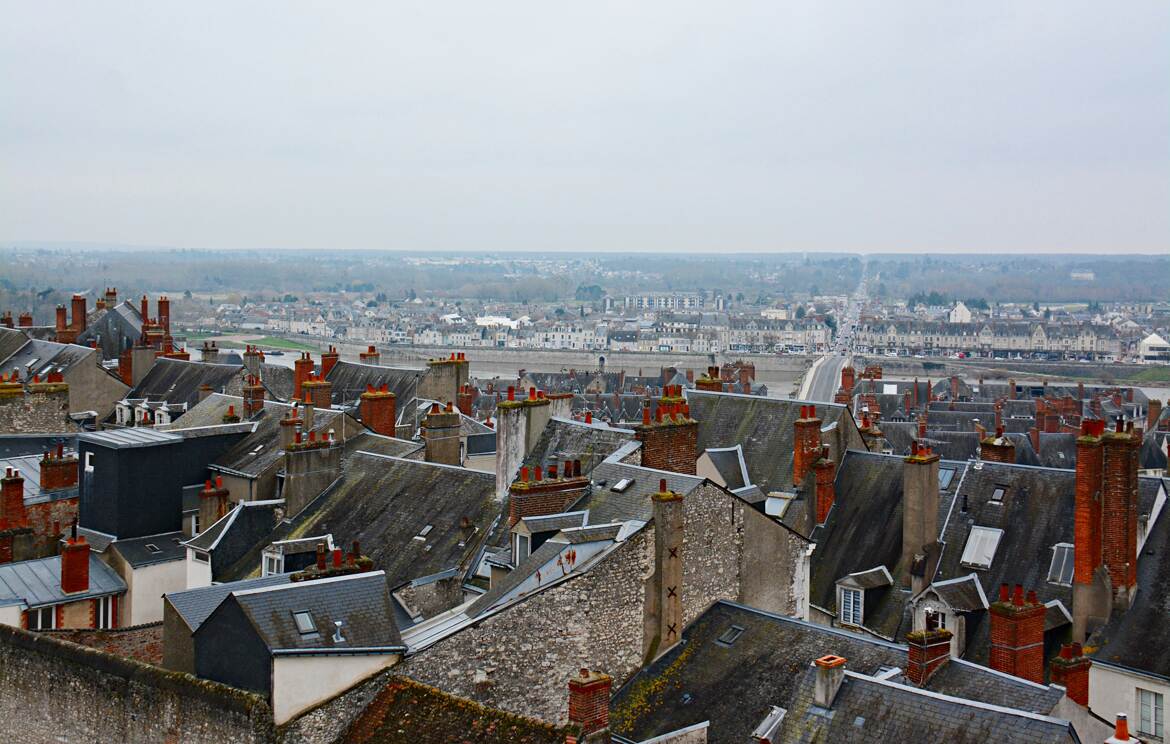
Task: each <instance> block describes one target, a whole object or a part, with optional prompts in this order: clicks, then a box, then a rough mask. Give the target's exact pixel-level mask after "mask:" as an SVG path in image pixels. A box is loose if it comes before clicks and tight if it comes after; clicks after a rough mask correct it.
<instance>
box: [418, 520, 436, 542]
mask: <svg viewBox="0 0 1170 744" xmlns="http://www.w3.org/2000/svg"><path fill="white" fill-rule="evenodd" d="M433 529H435V525H433V524H428V525H427V526H426V527H423V528H422V529H421V530H419V531H418V534H417V535H415V536H414V539H415V540H426V539H427V535H429V534H431V530H433Z"/></svg>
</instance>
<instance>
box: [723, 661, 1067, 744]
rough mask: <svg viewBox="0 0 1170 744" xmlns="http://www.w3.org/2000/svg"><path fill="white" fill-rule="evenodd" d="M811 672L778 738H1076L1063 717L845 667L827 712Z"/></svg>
mask: <svg viewBox="0 0 1170 744" xmlns="http://www.w3.org/2000/svg"><path fill="white" fill-rule="evenodd" d="M816 676H817V672H816V669H815V668H813V667H811V666H810V667H809V668H808V669H806V670H805V671H804V673H803V674H802V675H801V676H800V685H799V687H798V690H797V693H796V695H795V696H794V699H793V701H792V703H791V704H790V705H789V706H787V710H788V713H787V715H786V716H785V717H784V722H783V724H782V726H781V728H780V733H779V735H778V736H777V737H776V740H777V741H784V742H791V743H792V744H805V743H806V742H807V743H808V744H812V742H837V741H954V742H964V741H968V742H974V741H979V742H992V741H994V742H1019V743H1020V744H1024V743H1025V742H1026V743H1027V744H1032V743H1033V742H1066V743H1068V744H1072V743H1073V742H1079V739H1078V738H1077V736H1076V733H1075V732H1074V731H1073V727H1072V724H1071V723H1069V722H1068V721H1066V720H1062V719H1059V718H1053V717H1050V716H1041V715H1036V714H1033V713H1024V712H1022V711H1016V710H1013V709H1011V708H1008V707H1005V706H992V705H987V704H984V703H976V702H972V701H970V700H965V699H963V698H959V697H953V696H949V695H940V694H937V693H930V692H924V691H922V690H920V689H918V688H915V687H911V686H908V685H904V684H898V683H896V682H893V681H889V680H878V679H874V678H873V677H870V676H865V675H859V674H856V673H854V672H852V671H849V670H848V669H847V670H846V672H845V679H844V680H843V681H842V682H841V687H840V688H839V689H838V690H837V695H836V696H835V697H834V698H833V703H832V708H831V711H832V714H831V715H829V714H826V711H825V710H824V709H823V708H820V707H819V706H817V705H816V703H815V696H814V689H815V686H816ZM744 741H747V739H744Z"/></svg>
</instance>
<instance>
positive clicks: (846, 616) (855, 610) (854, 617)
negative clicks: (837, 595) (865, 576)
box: [839, 587, 865, 626]
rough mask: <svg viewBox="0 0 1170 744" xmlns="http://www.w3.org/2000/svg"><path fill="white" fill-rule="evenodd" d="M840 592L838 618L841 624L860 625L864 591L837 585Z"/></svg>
mask: <svg viewBox="0 0 1170 744" xmlns="http://www.w3.org/2000/svg"><path fill="white" fill-rule="evenodd" d="M839 591H840V592H841V601H840V605H839V606H840V608H841V611H840V619H841V624H842V625H856V626H860V625H861V621H862V619H863V612H862V611H863V609H864V604H865V593H864V592H863V591H861V590H860V589H846V588H845V587H839Z"/></svg>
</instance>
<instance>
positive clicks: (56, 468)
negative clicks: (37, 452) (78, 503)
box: [41, 444, 77, 491]
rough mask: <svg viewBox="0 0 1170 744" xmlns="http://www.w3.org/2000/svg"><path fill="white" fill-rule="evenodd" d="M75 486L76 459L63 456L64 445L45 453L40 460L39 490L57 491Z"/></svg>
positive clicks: (71, 456)
mask: <svg viewBox="0 0 1170 744" xmlns="http://www.w3.org/2000/svg"><path fill="white" fill-rule="evenodd" d="M76 485H77V457H76V456H73V455H70V456H69V457H66V456H65V445H63V444H58V445H57V449H56V450H54V451H51V452H46V453H45V455H44V457H42V458H41V490H42V491H57V490H60V489H63V488H73V487H75V486H76Z"/></svg>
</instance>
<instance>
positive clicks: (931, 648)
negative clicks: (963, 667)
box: [906, 628, 951, 687]
mask: <svg viewBox="0 0 1170 744" xmlns="http://www.w3.org/2000/svg"><path fill="white" fill-rule="evenodd" d="M906 646H907V649H908V652H909V653H908V654H907V656H908V663H907V665H906V679H908V680H910V682H911V683H912V684H914V685H916V686H918V687H922V686H923V685H925V684H926V683H927V682H928V681H929V680H930V678H931V676H932V675H933V674H934V673H935V672H937V671H938V670H939V669H941V668H942V667H943V666H945V665H946V663H947V662H948V661H950V660H951V631H949V630H944V629H941V628H940V629H937V630H916V631H914V632H912V633H908V634H907V635H906Z"/></svg>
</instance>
